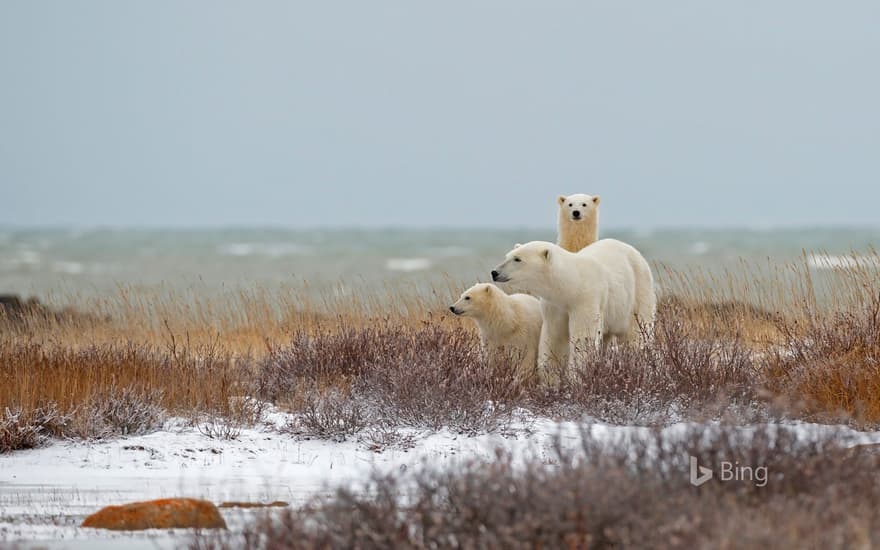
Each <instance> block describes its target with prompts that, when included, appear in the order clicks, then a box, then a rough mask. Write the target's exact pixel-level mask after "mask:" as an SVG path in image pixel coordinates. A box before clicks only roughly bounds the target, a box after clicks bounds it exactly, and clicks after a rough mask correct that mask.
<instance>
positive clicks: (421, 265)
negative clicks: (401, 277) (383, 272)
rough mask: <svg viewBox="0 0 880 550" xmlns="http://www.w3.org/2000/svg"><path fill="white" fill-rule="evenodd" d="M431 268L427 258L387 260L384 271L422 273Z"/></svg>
mask: <svg viewBox="0 0 880 550" xmlns="http://www.w3.org/2000/svg"><path fill="white" fill-rule="evenodd" d="M429 267H431V260H429V259H428V258H389V259H388V261H386V262H385V269H388V270H389V271H423V270H425V269H428V268H429Z"/></svg>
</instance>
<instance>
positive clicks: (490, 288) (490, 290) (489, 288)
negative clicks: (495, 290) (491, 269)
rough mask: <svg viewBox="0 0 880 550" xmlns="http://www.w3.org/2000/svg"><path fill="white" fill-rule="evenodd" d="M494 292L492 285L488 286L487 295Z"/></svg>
mask: <svg viewBox="0 0 880 550" xmlns="http://www.w3.org/2000/svg"><path fill="white" fill-rule="evenodd" d="M490 292H492V285H486V294H489V293H490Z"/></svg>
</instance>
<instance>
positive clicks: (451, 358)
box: [0, 254, 880, 450]
mask: <svg viewBox="0 0 880 550" xmlns="http://www.w3.org/2000/svg"><path fill="white" fill-rule="evenodd" d="M869 260H870V261H863V260H859V261H855V260H854V261H852V262H848V263H847V262H845V263H844V265H842V266H837V267H834V268H831V269H825V270H818V271H817V270H816V269H814V268H811V267H810V263H811V262H812V265H813V267H815V265H817V262H819V261H818V260H816V259H815V258H814V257H811V256H805V257H804V261H803V262H802V263H798V264H791V265H784V266H772V265H770V264H768V266H746V265H743V267H742V269H741V271H738V272H736V273H730V272H728V273H725V274H707V273H703V272H700V271H692V272H675V271H671V270H667V269H664V268H662V266H661V267H660V268H659V269H658V273H659V275H658V282H659V284H660V286H661V288H662V292H663V296H662V299H661V302H660V309H659V316H658V323H657V338H656V339H655V341H654V342H653V343H652V344H651V345H650V346H648V347H645V348H643V349H630V348H619V349H618V348H614V349H609V350H604V351H601V352H596V353H593V354H589V355H588V357H587V360H586V363H585V364H584V365H581V366H580V367H579V368H578V369H577V371H576V373H575V374H574V375H572V376H568V377H564V378H563V379H562V381H561V382H560V384H559V385H557V386H554V387H549V388H548V387H537V386H535V385H532V384H524V383H522V382H519V381H516V380H514V379H513V376H512V374H511V370H510V369H508V368H505V367H504V365H495V366H491V367H490V365H488V364H487V363H486V362H485V361H484V360H483V358H482V357H481V356H480V352H479V348H478V343H477V339H476V335H475V331H474V329H473V327H472V326H471V325H470V324H469V323H462V322H461V321H460V320H458V319H453V318H450V316H449V315H448V312H446V307H447V306H448V304H449V303H450V302H451V301H452V300H453V297H454V296H456V295H457V294H458V291H459V289H458V288H456V287H455V285H450V286H449V288H445V289H438V290H435V291H434V292H433V293H432V294H430V295H429V296H427V297H425V296H416V295H412V294H407V293H399V294H394V293H393V291H392V290H388V291H387V292H385V293H378V294H369V295H363V294H358V293H356V292H354V291H352V290H351V289H345V290H344V291H343V290H340V292H339V294H338V295H334V296H330V297H325V298H322V299H320V300H308V299H306V298H304V297H303V295H301V294H297V293H295V292H292V291H286V290H283V289H282V290H279V291H278V292H268V291H266V290H264V289H256V290H242V291H239V292H231V293H228V294H227V295H225V297H222V298H212V299H204V298H201V297H200V296H199V295H198V294H194V293H175V292H164V291H160V290H161V289H160V290H153V291H144V292H136V291H134V290H131V289H121V290H120V293H119V295H118V296H115V297H111V298H106V299H104V300H101V301H98V302H93V303H89V304H86V305H85V306H83V308H82V309H81V311H86V312H87V313H86V314H83V313H79V314H77V313H76V312H73V311H68V312H65V314H64V315H47V314H45V312H43V313H41V314H39V315H37V314H35V315H30V316H27V315H25V316H21V315H18V316H16V317H11V318H8V319H5V320H4V319H0V411H5V410H6V409H9V411H10V412H9V413H8V414H7V416H6V417H5V420H2V419H0V433H4V434H6V435H4V438H5V440H6V441H8V442H10V443H6V444H5V447H3V446H0V450H3V449H5V450H10V449H13V448H19V447H26V446H32V445H35V444H39V442H40V441H42V440H43V439H45V437H48V436H57V435H59V434H61V435H67V436H75V437H100V436H103V435H109V434H113V433H126V432H127V431H130V430H138V429H151V427H154V426H155V425H156V424H157V422H159V421H160V420H161V416H162V415H167V414H172V415H181V416H184V417H189V418H192V419H193V422H202V421H204V419H205V418H208V419H210V421H211V422H214V423H215V424H217V425H220V423H222V421H225V420H232V421H234V424H235V425H236V426H238V425H243V424H246V423H248V422H252V421H253V419H254V418H256V417H258V416H259V412H260V411H259V406H254V402H253V401H248V400H246V399H243V398H244V397H256V398H259V399H261V400H264V401H269V402H272V403H275V404H276V405H278V406H281V407H283V408H286V409H288V410H290V411H293V412H299V413H302V415H301V416H302V422H300V423H298V424H297V425H295V426H291V430H293V431H295V432H297V433H306V434H310V435H315V436H320V437H346V436H349V435H351V434H352V433H355V432H357V431H359V430H361V429H362V428H363V427H370V428H382V429H385V428H386V427H388V426H393V425H415V426H422V427H431V428H437V427H439V426H450V427H454V428H456V429H460V430H464V431H469V430H484V429H490V430H491V429H496V428H498V427H499V426H503V425H504V423H505V422H506V421H507V420H509V418H510V415H511V411H513V410H514V409H515V408H517V407H525V408H528V409H530V410H532V411H535V412H541V413H545V414H556V415H561V416H568V417H577V416H581V415H584V414H588V415H591V416H594V417H596V418H598V419H602V420H607V421H611V422H625V423H631V422H637V423H649V424H651V423H663V422H667V421H669V420H670V419H676V418H706V417H709V418H720V417H725V416H729V417H735V418H739V419H744V418H751V419H753V418H754V417H755V415H757V416H761V415H764V416H766V415H770V414H784V415H787V416H792V417H800V418H828V417H833V418H835V420H839V419H841V418H843V419H845V420H848V421H851V422H854V423H858V424H860V425H876V424H877V423H880V391H878V390H880V368H878V352H880V343H878V338H880V337H878V334H880V321H878V316H880V314H878V310H880V305H878V304H880V277H878V270H877V267H876V266H877V265H880V258H878V257H877V255H876V254H875V255H874V256H871V257H870V258H869ZM819 263H821V262H819ZM352 292H354V294H352ZM108 402H113V403H116V404H117V406H115V408H112V410H109V411H108V410H103V411H102V410H100V408H99V406H98V404H101V403H108ZM49 409H51V410H54V411H56V412H57V414H58V415H59V416H60V417H61V418H64V419H66V420H65V422H63V423H61V424H60V425H61V426H62V427H61V428H59V427H58V425H53V426H54V427H51V428H49V427H47V426H49V424H51V423H48V424H47V423H46V422H42V421H41V420H40V411H45V410H49ZM139 415H140V416H139ZM151 419H152V420H151ZM139 426H143V428H140V427H139ZM208 429H209V431H211V430H212V428H210V426H209V427H208ZM2 430H6V431H5V432H4V431H2ZM233 432H234V428H233ZM9 434H17V435H9ZM13 441H21V443H19V444H15V443H11V442H13Z"/></svg>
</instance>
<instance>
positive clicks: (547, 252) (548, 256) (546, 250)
mask: <svg viewBox="0 0 880 550" xmlns="http://www.w3.org/2000/svg"><path fill="white" fill-rule="evenodd" d="M544 259H545V260H549V259H550V249H549V248H545V249H544Z"/></svg>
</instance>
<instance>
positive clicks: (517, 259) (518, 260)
mask: <svg viewBox="0 0 880 550" xmlns="http://www.w3.org/2000/svg"><path fill="white" fill-rule="evenodd" d="M513 261H514V262H521V261H522V260H520V259H519V258H514V259H513Z"/></svg>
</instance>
